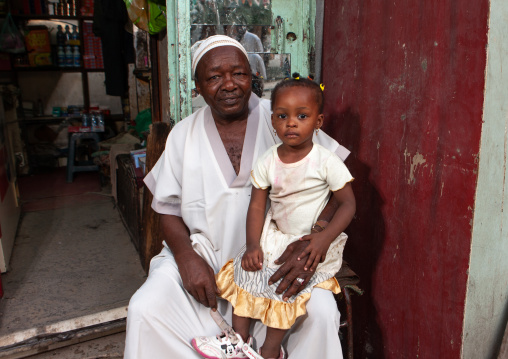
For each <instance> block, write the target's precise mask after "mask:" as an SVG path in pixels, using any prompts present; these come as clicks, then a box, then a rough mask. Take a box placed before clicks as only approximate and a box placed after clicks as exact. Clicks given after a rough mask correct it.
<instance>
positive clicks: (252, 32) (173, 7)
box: [166, 0, 319, 122]
mask: <svg viewBox="0 0 508 359" xmlns="http://www.w3.org/2000/svg"><path fill="white" fill-rule="evenodd" d="M318 1H319V0H318ZM166 4H167V20H168V28H167V31H168V67H169V89H170V90H169V96H170V114H171V118H172V119H173V120H174V121H175V122H178V121H180V120H181V119H182V118H185V117H186V116H188V115H190V114H191V113H192V112H193V109H196V108H198V107H200V106H202V105H203V104H204V103H203V101H202V99H200V96H196V95H195V94H194V96H193V91H192V90H193V88H194V81H193V80H192V77H191V56H192V51H191V46H192V45H194V44H195V43H196V42H197V41H199V40H201V39H203V38H206V37H208V36H210V35H214V34H225V35H228V36H231V37H236V38H238V39H239V41H240V42H242V44H244V46H245V47H246V49H247V52H248V53H249V62H250V64H251V68H252V69H253V74H257V78H255V80H254V83H255V86H256V89H257V93H258V95H260V96H262V97H269V95H270V89H271V88H273V86H274V84H275V83H276V82H277V81H279V80H280V79H282V78H284V77H287V76H289V75H290V74H291V73H292V72H299V73H301V74H303V75H307V74H309V73H310V72H311V68H312V60H313V58H314V43H315V30H314V29H315V17H316V16H315V14H316V3H315V0H291V1H287V0H166ZM255 92H256V91H255Z"/></svg>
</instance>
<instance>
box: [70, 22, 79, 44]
mask: <svg viewBox="0 0 508 359" xmlns="http://www.w3.org/2000/svg"><path fill="white" fill-rule="evenodd" d="M73 27H74V28H73V30H72V33H71V40H70V41H69V43H70V44H71V45H74V46H79V44H80V41H79V32H78V27H77V26H73Z"/></svg>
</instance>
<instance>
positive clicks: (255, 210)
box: [242, 186, 268, 271]
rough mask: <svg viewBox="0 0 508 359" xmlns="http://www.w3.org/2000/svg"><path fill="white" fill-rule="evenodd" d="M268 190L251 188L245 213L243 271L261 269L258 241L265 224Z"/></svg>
mask: <svg viewBox="0 0 508 359" xmlns="http://www.w3.org/2000/svg"><path fill="white" fill-rule="evenodd" d="M267 198H268V189H259V188H256V187H254V186H252V192H251V197H250V203H249V210H248V212H247V245H246V250H245V254H244V255H243V258H242V267H243V269H245V270H250V271H256V270H259V269H261V268H263V252H262V251H261V246H260V240H261V233H262V232H263V225H264V222H265V211H266V201H267Z"/></svg>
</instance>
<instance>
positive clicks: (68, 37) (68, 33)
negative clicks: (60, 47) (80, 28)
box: [64, 25, 72, 45]
mask: <svg viewBox="0 0 508 359" xmlns="http://www.w3.org/2000/svg"><path fill="white" fill-rule="evenodd" d="M64 35H65V45H68V44H69V41H71V39H72V34H71V30H70V28H69V25H65V33H64Z"/></svg>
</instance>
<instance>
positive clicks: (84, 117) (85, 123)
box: [81, 113, 90, 127]
mask: <svg viewBox="0 0 508 359" xmlns="http://www.w3.org/2000/svg"><path fill="white" fill-rule="evenodd" d="M81 126H83V127H90V115H88V114H87V113H83V115H82V116H81Z"/></svg>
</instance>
